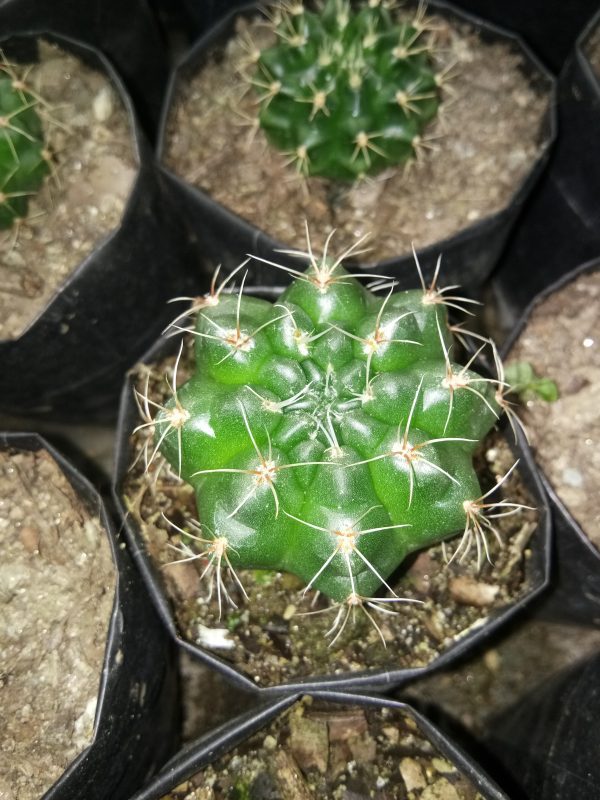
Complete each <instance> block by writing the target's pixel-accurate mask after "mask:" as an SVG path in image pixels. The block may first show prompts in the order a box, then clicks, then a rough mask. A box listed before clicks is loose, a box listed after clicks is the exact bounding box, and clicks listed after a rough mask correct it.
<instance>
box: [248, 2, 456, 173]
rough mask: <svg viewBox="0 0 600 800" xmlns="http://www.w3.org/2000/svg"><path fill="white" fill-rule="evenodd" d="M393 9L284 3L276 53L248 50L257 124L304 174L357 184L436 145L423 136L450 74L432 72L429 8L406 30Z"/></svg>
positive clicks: (276, 14) (277, 16)
mask: <svg viewBox="0 0 600 800" xmlns="http://www.w3.org/2000/svg"><path fill="white" fill-rule="evenodd" d="M394 5H395V3H393V2H386V0H369V2H366V3H362V4H361V6H360V7H359V8H357V9H356V10H355V9H353V8H352V6H351V4H350V2H349V0H325V3H324V5H323V7H322V8H320V9H318V10H316V11H311V10H309V9H307V8H305V6H304V4H303V3H302V2H298V1H297V0H293V2H280V3H279V4H278V5H276V6H275V10H273V11H271V12H270V20H271V25H272V29H273V31H274V33H275V34H276V36H277V42H276V44H275V45H273V46H272V47H269V48H265V49H264V50H262V51H260V50H259V49H258V48H257V47H256V46H255V45H254V44H253V43H252V42H251V41H249V42H248V43H247V47H246V50H247V54H248V55H247V59H246V60H245V63H246V64H247V63H248V62H250V64H251V65H252V68H253V69H254V73H253V74H252V75H251V76H250V77H249V80H250V82H251V83H252V85H253V86H254V89H255V91H256V93H257V102H258V104H259V115H258V124H259V125H260V127H262V129H263V130H264V131H265V134H266V136H267V138H268V139H269V141H270V142H271V144H272V145H274V146H275V147H277V148H278V149H279V150H281V151H283V152H284V153H286V154H287V155H288V157H289V163H293V164H294V165H295V167H296V169H297V171H298V172H299V173H300V174H301V175H303V176H308V175H318V176H321V177H325V178H330V179H333V180H341V181H353V180H355V179H357V178H361V177H363V176H365V175H371V174H375V173H377V172H380V171H381V170H383V169H386V168H387V167H390V166H395V165H397V164H402V163H410V160H411V159H413V158H415V157H416V158H418V157H419V156H420V155H421V153H422V152H423V150H424V148H426V147H428V146H430V145H428V143H427V141H426V140H424V136H423V134H424V130H425V127H426V125H427V124H428V123H429V122H430V121H431V120H432V119H433V118H434V117H435V115H436V114H437V112H438V107H439V104H440V88H441V86H442V83H443V82H444V79H445V72H443V71H440V72H437V71H436V69H435V67H434V64H433V58H432V56H433V54H434V50H433V45H432V44H431V42H430V41H429V37H428V32H429V30H430V29H431V24H430V22H429V21H428V20H427V18H426V16H425V12H424V8H423V6H421V5H420V6H419V8H418V10H417V12H416V14H415V15H414V17H413V19H412V20H411V21H410V22H408V21H397V20H396V19H395V16H394V13H393V6H394Z"/></svg>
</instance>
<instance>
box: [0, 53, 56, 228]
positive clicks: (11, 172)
mask: <svg viewBox="0 0 600 800" xmlns="http://www.w3.org/2000/svg"><path fill="white" fill-rule="evenodd" d="M0 58H1V59H2V63H1V64H0V229H2V228H10V227H11V226H12V225H13V223H14V222H15V221H16V220H18V219H22V218H23V217H25V216H27V208H28V204H29V197H30V196H31V195H32V194H34V193H35V192H37V190H38V189H39V188H40V186H41V185H42V183H43V181H44V178H45V177H46V175H47V174H48V173H49V171H50V168H49V165H48V160H47V157H46V151H45V144H44V133H43V130H42V122H41V119H40V116H39V114H38V113H37V111H36V110H35V106H36V105H38V100H37V99H36V98H35V97H34V96H33V95H32V94H31V93H30V92H29V91H28V90H27V89H26V87H25V84H24V82H23V81H22V80H20V79H19V78H18V77H17V75H16V74H15V73H14V72H13V70H12V68H11V66H10V65H9V64H8V62H7V61H6V59H5V58H4V56H3V55H2V54H1V51H0Z"/></svg>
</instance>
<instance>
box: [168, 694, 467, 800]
mask: <svg viewBox="0 0 600 800" xmlns="http://www.w3.org/2000/svg"><path fill="white" fill-rule="evenodd" d="M274 797H285V798H294V800H317V798H329V799H330V800H408V799H409V798H410V800H481V795H480V794H479V793H478V792H477V789H476V787H475V786H473V785H472V784H471V782H470V781H469V780H468V779H467V778H466V777H465V776H464V775H462V774H461V773H460V772H459V771H458V770H457V769H456V767H454V765H453V764H451V763H450V762H449V761H447V760H446V759H445V758H444V757H443V755H442V754H441V753H440V752H439V751H438V750H437V748H435V747H434V746H433V745H432V743H431V742H430V741H429V740H428V738H427V737H426V735H425V734H424V733H422V732H421V730H420V729H419V727H418V725H417V724H416V722H415V721H414V719H413V718H412V717H411V716H410V715H409V714H408V713H406V712H404V711H402V710H400V709H374V708H368V707H361V706H340V705H338V704H335V705H334V704H329V705H328V704H325V703H323V702H321V701H317V700H313V699H311V698H304V700H303V701H301V702H298V703H296V704H295V705H294V706H292V708H291V709H290V710H288V711H287V712H285V713H284V714H282V715H281V716H279V717H278V718H277V719H276V720H275V721H274V722H272V723H271V724H270V725H269V726H268V727H266V728H264V729H263V730H261V731H259V732H258V733H257V734H255V735H254V736H252V737H250V738H249V739H248V740H247V741H246V742H244V743H243V744H242V745H240V746H239V747H237V748H236V749H235V750H233V751H231V752H230V753H228V754H227V755H225V756H223V757H222V758H220V759H219V760H218V761H216V762H215V763H214V764H211V765H209V766H208V767H206V768H205V769H204V770H203V771H202V772H200V773H198V774H197V775H195V776H193V777H192V778H191V779H190V780H189V781H186V782H185V783H184V784H182V785H181V786H179V787H177V789H175V790H174V791H172V792H170V793H169V794H168V795H166V796H165V797H164V798H163V800H226V798H236V799H237V798H239V800H246V799H247V800H268V798H274Z"/></svg>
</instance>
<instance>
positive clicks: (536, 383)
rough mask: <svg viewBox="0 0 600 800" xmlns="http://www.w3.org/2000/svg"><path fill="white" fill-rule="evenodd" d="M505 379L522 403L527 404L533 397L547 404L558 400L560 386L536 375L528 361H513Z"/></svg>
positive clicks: (506, 371)
mask: <svg viewBox="0 0 600 800" xmlns="http://www.w3.org/2000/svg"><path fill="white" fill-rule="evenodd" d="M504 374H505V378H506V380H507V382H508V383H509V384H510V391H511V393H512V394H516V395H517V396H518V397H519V399H520V400H521V402H526V401H527V399H528V398H529V397H531V396H532V395H533V396H535V397H539V398H540V400H544V401H545V402H546V403H554V402H555V401H556V400H558V396H559V394H558V386H557V385H556V383H555V382H554V381H553V380H552V379H551V378H547V377H543V376H539V375H536V373H535V370H534V369H533V367H532V365H531V364H530V363H529V362H527V361H513V362H511V363H510V364H507V365H506V367H505V373H504Z"/></svg>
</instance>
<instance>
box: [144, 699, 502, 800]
mask: <svg viewBox="0 0 600 800" xmlns="http://www.w3.org/2000/svg"><path fill="white" fill-rule="evenodd" d="M305 694H306V693H305ZM308 694H309V696H310V697H312V698H314V699H315V700H321V701H324V702H330V703H338V704H340V705H341V706H362V707H366V708H379V709H384V708H387V709H392V710H397V711H401V712H403V713H405V714H406V715H407V716H409V717H411V718H412V719H413V720H414V721H415V722H416V724H417V726H418V728H419V729H420V731H421V733H423V734H424V736H425V737H426V738H427V739H428V740H429V741H430V742H431V743H432V744H433V745H434V746H435V747H436V748H437V749H438V750H439V752H440V754H441V755H442V756H443V757H444V758H446V759H447V760H448V761H450V763H452V764H453V765H454V766H455V767H456V768H457V770H458V771H459V772H460V773H462V775H464V776H465V777H466V778H467V779H468V780H469V781H471V783H472V784H473V785H474V786H475V787H476V789H477V790H478V791H479V792H480V794H481V795H482V797H483V798H484V800H508V797H507V796H506V795H505V794H504V793H503V792H502V791H501V790H500V788H499V787H498V786H497V785H496V784H495V783H494V782H493V781H492V780H491V778H489V777H488V776H487V775H486V774H485V773H484V772H483V771H482V769H481V768H480V767H479V766H478V765H477V764H476V763H475V762H474V761H472V760H471V759H470V758H469V756H468V755H467V754H466V753H465V752H464V751H462V750H461V749H460V748H459V747H457V746H456V744H454V742H452V741H451V740H450V739H449V738H448V737H447V736H446V735H445V734H444V733H442V732H441V731H440V730H439V729H438V728H436V727H435V726H434V725H433V724H432V723H431V722H430V721H429V720H428V719H427V718H426V717H424V716H423V715H422V714H420V713H419V712H418V711H417V710H416V709H414V708H413V707H412V706H410V705H409V704H407V703H403V702H401V701H399V700H391V699H390V698H387V697H382V696H378V695H370V694H355V693H350V692H334V691H311V692H310V693H308ZM303 696H304V695H303V694H300V693H294V694H291V695H287V696H286V697H283V698H279V699H276V700H271V701H270V702H267V703H264V704H261V705H258V706H257V707H256V708H255V709H252V710H250V711H247V712H245V713H244V714H241V715H240V716H239V717H235V718H234V719H232V720H228V721H227V722H225V723H224V724H223V725H220V726H219V727H218V728H216V729H215V730H214V731H211V732H209V733H207V734H205V735H204V736H201V737H200V738H199V739H197V740H195V741H193V742H190V743H189V744H187V745H186V746H185V747H184V748H183V749H182V750H181V751H180V752H179V753H178V754H177V755H176V756H175V757H174V758H172V759H171V761H169V762H168V764H166V765H165V767H164V768H163V769H162V770H161V771H160V773H159V774H158V775H157V776H156V777H155V778H154V780H153V781H152V782H151V783H150V784H149V785H148V786H146V787H145V788H144V789H143V790H142V791H140V792H138V793H137V794H136V795H135V796H134V797H132V798H131V800H161V798H162V797H163V796H164V795H165V794H166V793H167V792H169V790H172V789H173V788H174V787H175V786H177V785H178V784H179V783H182V782H183V781H184V780H187V779H188V778H190V777H191V776H192V775H194V774H195V773H196V772H199V771H200V770H202V769H203V768H204V767H206V766H208V765H209V764H211V763H213V762H214V761H217V759H219V758H221V756H223V755H225V753H227V752H228V751H230V750H233V749H234V748H235V747H237V746H238V745H240V744H241V743H242V742H243V741H244V740H246V739H248V738H249V737H250V736H252V735H253V734H255V733H257V732H258V731H259V730H260V729H261V728H264V727H266V726H267V725H268V724H269V723H270V722H271V721H273V720H274V719H275V718H276V717H277V716H279V715H280V714H282V713H283V712H284V711H286V710H287V709H288V708H290V707H291V706H293V705H294V704H295V703H297V702H298V701H300V700H301V699H302V697H303Z"/></svg>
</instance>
